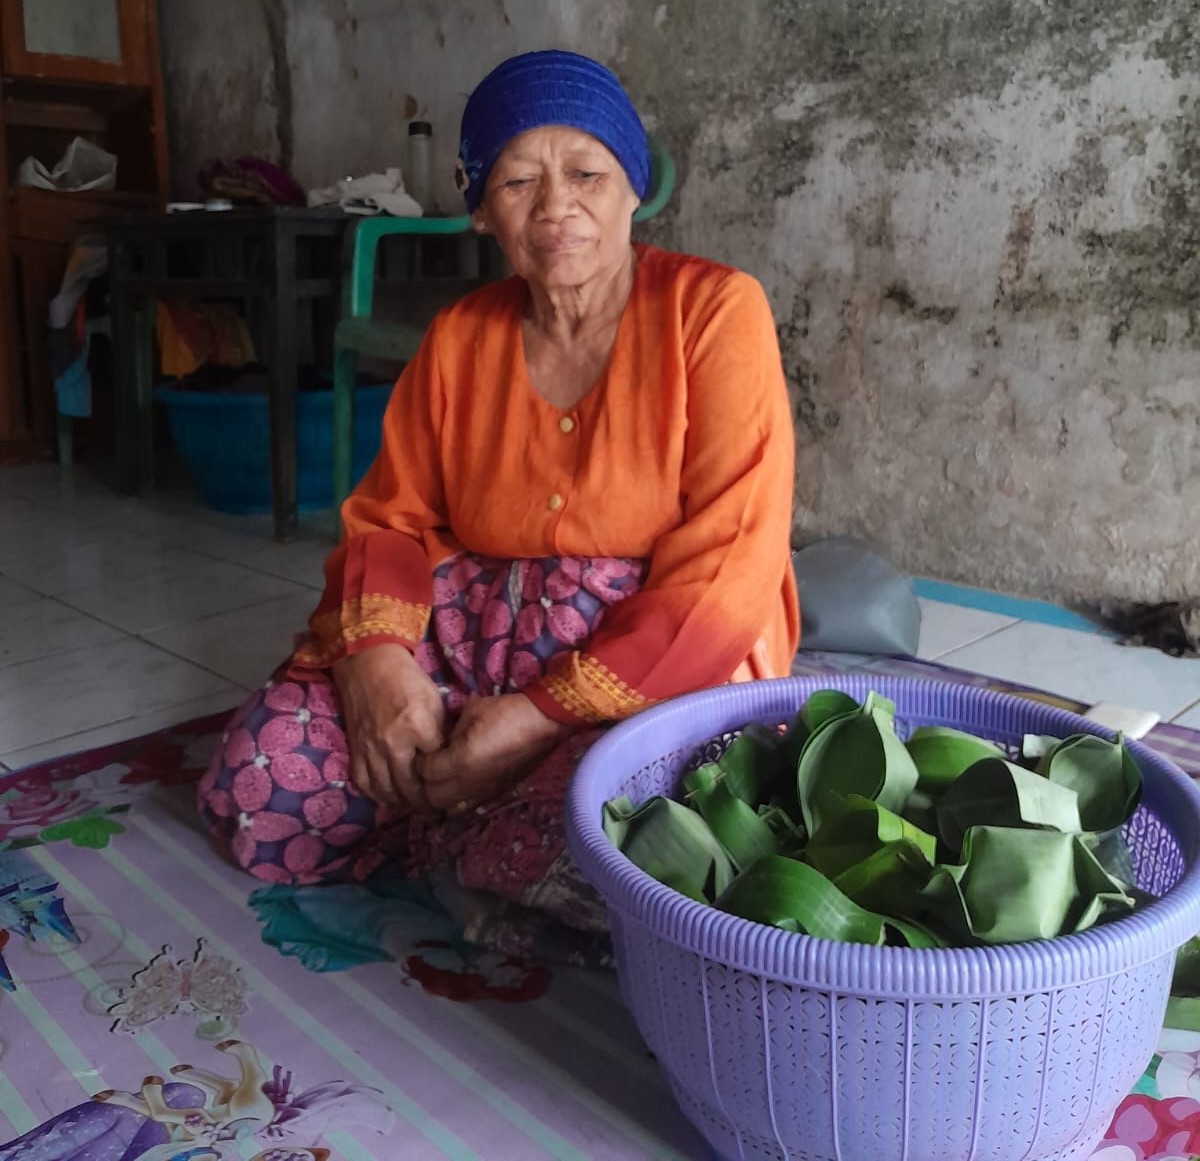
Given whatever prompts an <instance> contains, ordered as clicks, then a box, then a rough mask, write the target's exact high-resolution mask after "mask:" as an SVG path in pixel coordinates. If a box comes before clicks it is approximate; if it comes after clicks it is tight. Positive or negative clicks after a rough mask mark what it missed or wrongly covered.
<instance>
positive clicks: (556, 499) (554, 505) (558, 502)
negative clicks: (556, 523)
mask: <svg viewBox="0 0 1200 1161" xmlns="http://www.w3.org/2000/svg"><path fill="white" fill-rule="evenodd" d="M546 502H547V503H548V504H549V505H550V511H551V512H557V511H558V510H559V509H560V508H561V507H562V506H563V498H562V497H561V496H560V495H559V494H558V493H557V492H555V493H554V495H553V496H551V497H550V499H549V500H547V501H546Z"/></svg>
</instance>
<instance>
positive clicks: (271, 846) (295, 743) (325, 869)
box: [198, 682, 376, 883]
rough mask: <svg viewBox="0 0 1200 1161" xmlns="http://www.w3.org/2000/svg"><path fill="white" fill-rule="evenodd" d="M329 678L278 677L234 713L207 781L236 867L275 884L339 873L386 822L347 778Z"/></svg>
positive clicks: (203, 792) (217, 824) (204, 800)
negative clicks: (298, 679) (284, 679)
mask: <svg viewBox="0 0 1200 1161" xmlns="http://www.w3.org/2000/svg"><path fill="white" fill-rule="evenodd" d="M337 711H338V706H337V702H336V698H335V697H334V696H333V694H332V687H331V686H330V685H329V683H328V682H320V683H316V682H313V683H301V682H272V683H270V684H269V685H267V686H265V687H264V688H263V689H260V690H258V691H256V692H255V693H254V694H252V695H251V696H250V697H249V698H248V699H247V701H246V702H245V704H243V706H242V707H241V708H240V709H239V710H238V711H237V712H236V713H235V714H234V715H233V717H232V718H231V719H230V722H229V725H228V727H227V729H226V730H225V732H224V734H223V735H222V738H221V742H220V744H219V745H218V747H217V751H216V753H215V754H214V755H213V758H212V762H211V763H210V765H209V768H208V770H207V772H206V773H205V775H204V777H203V778H202V779H201V781H200V785H199V790H198V805H199V808H200V813H201V815H202V817H203V818H204V820H205V821H206V823H207V824H208V827H209V829H210V831H211V832H212V833H213V835H214V837H215V838H216V839H217V840H218V841H219V842H220V843H221V844H222V845H223V846H224V847H225V848H226V849H227V851H228V853H229V855H230V857H231V858H232V859H233V861H234V863H235V864H236V865H238V866H240V867H242V868H243V869H244V870H247V871H249V872H250V873H251V874H253V875H255V876H256V877H257V878H260V879H263V880H264V881H267V882H275V883H282V882H287V883H314V882H321V881H323V880H325V879H328V878H331V877H336V876H337V875H339V874H340V873H341V872H342V871H343V869H344V867H345V865H346V864H347V863H348V862H349V860H350V857H351V853H352V852H353V849H354V847H356V846H357V845H358V844H359V843H361V841H362V840H363V839H364V838H366V836H367V835H368V834H369V833H370V832H371V830H372V829H373V828H374V826H375V823H376V807H375V805H374V804H373V803H372V802H370V800H369V799H367V798H365V797H364V796H363V795H361V794H359V793H358V792H357V791H356V790H355V789H354V787H353V786H351V785H350V784H349V783H348V781H347V769H348V757H347V749H346V739H345V734H344V733H343V731H342V727H341V721H340V718H339V716H338V713H337Z"/></svg>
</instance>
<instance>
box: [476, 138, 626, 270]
mask: <svg viewBox="0 0 1200 1161" xmlns="http://www.w3.org/2000/svg"><path fill="white" fill-rule="evenodd" d="M637 205H638V199H637V195H636V194H635V193H634V192H633V187H632V186H631V185H630V184H629V178H628V177H626V176H625V171H624V169H622V168H621V163H620V162H619V161H618V160H617V159H616V157H614V156H613V154H612V153H611V152H609V150H608V148H607V147H606V146H604V145H602V144H601V143H600V142H599V141H597V140H596V138H595V137H593V136H591V134H589V133H584V132H582V131H581V130H579V129H571V128H568V127H567V126H564V125H546V126H543V127H542V128H540V129H530V130H529V131H528V132H526V133H521V134H520V135H518V136H517V137H514V138H513V139H512V140H511V141H510V142H509V143H508V144H507V145H506V146H505V147H504V149H503V151H502V152H501V154H500V156H499V157H498V158H497V159H496V163H495V165H493V166H492V172H491V173H490V174H489V175H488V180H487V188H486V189H485V191H484V196H483V201H482V202H481V203H480V206H479V208H478V209H477V210H476V211H475V213H474V214H473V215H472V217H473V219H474V221H475V224H476V226H477V227H479V228H481V229H483V230H484V231H486V232H487V233H490V234H494V235H495V236H496V241H497V242H498V243H499V244H500V249H501V250H503V251H504V256H505V257H506V258H507V259H508V261H509V264H510V265H511V266H512V268H513V271H514V272H515V273H516V274H519V275H520V276H521V277H522V278H524V279H525V280H526V281H528V282H531V283H534V284H536V285H538V286H540V287H542V288H544V289H546V290H560V289H567V288H569V287H574V286H580V285H582V284H583V283H585V282H587V281H589V279H591V278H592V277H594V276H595V275H597V274H603V273H604V272H605V271H607V270H611V269H615V268H616V267H617V266H618V265H619V264H620V263H622V262H624V261H626V260H627V258H628V250H629V235H630V227H631V225H632V218H633V211H634V210H635V209H637Z"/></svg>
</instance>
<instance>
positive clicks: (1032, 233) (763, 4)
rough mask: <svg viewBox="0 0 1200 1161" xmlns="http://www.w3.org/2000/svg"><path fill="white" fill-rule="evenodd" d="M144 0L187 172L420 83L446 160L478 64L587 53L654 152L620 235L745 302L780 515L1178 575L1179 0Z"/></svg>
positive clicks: (382, 126) (1078, 581)
mask: <svg viewBox="0 0 1200 1161" xmlns="http://www.w3.org/2000/svg"><path fill="white" fill-rule="evenodd" d="M162 7H163V26H164V37H165V40H166V45H165V61H166V69H167V85H168V94H169V100H170V103H171V108H172V128H173V132H174V137H175V149H176V154H175V156H176V158H177V160H178V161H179V166H178V176H179V178H180V180H181V181H184V182H186V181H187V180H188V178H189V175H190V173H191V172H192V170H194V168H195V166H194V164H193V163H194V162H195V160H196V159H197V158H198V157H199V156H200V155H201V154H203V153H205V152H217V151H220V152H225V153H232V152H235V151H240V150H244V149H257V150H260V151H265V152H267V153H271V154H274V155H276V156H280V157H283V158H284V159H285V160H287V161H288V162H289V163H290V164H291V165H292V166H293V167H294V170H295V172H296V174H297V176H298V177H299V178H300V180H301V181H302V182H305V183H307V184H324V183H326V182H328V181H331V180H333V179H334V178H336V177H337V176H339V175H342V174H344V173H357V172H364V171H366V170H370V169H378V168H382V167H384V166H386V165H388V164H398V163H401V164H402V161H403V135H404V129H405V124H406V118H407V117H408V116H411V115H412V113H413V112H414V111H417V110H419V111H420V113H421V114H422V115H424V116H428V117H429V119H431V120H432V121H433V122H434V126H435V137H436V140H437V146H438V154H439V156H440V158H441V161H442V163H443V165H444V166H445V172H446V173H447V174H449V172H450V165H451V162H452V157H453V153H454V147H455V141H454V135H455V130H456V127H457V119H458V116H459V114H460V112H461V109H462V104H463V102H464V100H465V97H466V94H467V92H468V91H469V90H470V88H471V86H472V85H473V83H474V82H475V81H476V80H478V78H479V77H480V76H482V74H483V73H484V72H485V71H486V70H487V68H489V67H490V66H491V65H493V64H494V63H496V62H497V61H499V60H500V59H502V58H503V57H505V56H507V55H509V54H510V53H513V52H516V51H520V50H522V49H526V48H532V47H546V46H555V47H569V48H576V49H579V50H580V51H585V52H588V53H590V54H591V55H594V56H597V57H599V58H601V59H603V60H605V61H607V62H608V63H610V64H612V65H613V66H614V67H615V68H616V69H617V70H618V72H619V73H620V74H621V76H622V77H623V79H624V80H625V81H626V83H627V85H628V87H629V89H630V91H631V93H632V94H633V95H634V98H635V100H636V101H637V103H638V105H639V107H640V108H641V109H642V110H643V112H644V114H645V116H646V119H647V121H648V123H649V124H650V125H651V126H652V128H653V129H654V131H655V132H657V133H658V134H659V135H661V136H662V137H663V138H664V139H665V140H666V141H667V142H668V144H669V145H670V147H671V149H672V152H673V154H674V156H675V158H676V159H677V161H678V163H679V169H680V186H679V188H678V191H677V193H676V196H675V198H674V200H673V203H672V206H671V208H670V209H669V211H668V212H666V213H665V214H664V215H663V216H662V217H660V218H659V219H658V220H656V222H654V223H652V224H651V225H650V227H649V229H648V233H647V236H648V237H649V238H650V239H651V240H653V241H655V242H657V243H659V244H662V245H666V246H670V247H675V248H679V249H684V250H690V251H693V252H696V253H701V254H705V255H709V256H711V257H714V258H718V259H722V260H725V261H728V262H731V263H734V264H736V265H739V266H741V267H743V268H745V269H747V270H749V271H751V272H752V273H754V274H755V275H757V276H758V277H759V278H761V279H762V281H763V282H764V284H765V285H766V287H767V290H768V293H769V295H770V297H771V300H772V303H773V304H774V307H775V312H776V317H777V320H778V323H779V334H780V341H781V348H782V352H783V358H784V365H785V368H786V370H787V373H788V378H789V382H790V385H791V389H792V393H793V403H794V410H795V416H796V433H797V439H798V477H797V485H798V487H797V507H796V532H797V539H798V540H803V539H807V538H810V537H812V536H815V535H818V534H822V533H827V532H855V533H859V534H863V535H867V536H869V537H872V538H874V539H876V540H877V541H880V542H882V543H883V544H884V545H885V546H886V547H887V548H888V549H889V550H890V551H891V552H892V553H893V554H894V556H895V557H896V558H897V559H898V560H899V561H900V562H901V563H902V564H903V565H904V566H905V567H906V568H908V569H909V570H911V571H913V572H915V573H921V574H926V575H931V576H936V577H941V578H944V579H951V580H959V581H965V582H969V583H976V584H982V585H987V586H992V587H997V588H1000V589H1004V590H1007V591H1010V592H1015V593H1021V594H1027V595H1035V596H1043V597H1051V598H1059V599H1064V598H1065V599H1071V598H1084V599H1094V598H1097V597H1100V596H1138V597H1142V598H1167V597H1179V596H1182V595H1184V594H1185V593H1190V594H1193V595H1195V594H1197V593H1200V318H1198V315H1197V310H1198V304H1200V294H1198V292H1200V120H1198V115H1197V102H1198V101H1200V12H1198V9H1197V4H1196V0H1089V3H1086V4H1084V3H1082V2H1078V3H1077V2H1067V0H1040V2H1039V0H865V2H864V0H742V2H740V3H729V2H728V0H662V2H657V3H655V2H648V0H647V2H643V0H407V2H406V3H403V4H399V3H396V2H395V0H254V2H250V0H170V2H169V3H167V4H164V5H163V6H162ZM235 14H236V17H237V20H236V24H235V23H234V19H235ZM236 26H240V31H239V32H238V34H237V35H236V36H233V35H231V34H230V32H229V31H228V30H229V29H231V28H232V27H236ZM277 75H278V76H279V77H280V78H281V80H282V83H280V82H278V81H277V80H276V76H277ZM443 193H444V205H445V206H446V207H449V206H450V205H451V204H452V200H453V192H452V188H451V186H450V183H449V181H448V180H447V182H446V185H445V186H444V187H443Z"/></svg>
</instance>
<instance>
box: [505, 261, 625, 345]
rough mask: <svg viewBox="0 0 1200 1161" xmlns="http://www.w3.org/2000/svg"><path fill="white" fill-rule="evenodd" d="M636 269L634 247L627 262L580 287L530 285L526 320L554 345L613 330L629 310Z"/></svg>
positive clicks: (602, 272)
mask: <svg viewBox="0 0 1200 1161" xmlns="http://www.w3.org/2000/svg"><path fill="white" fill-rule="evenodd" d="M636 269H637V254H636V253H635V251H634V249H633V247H632V246H630V247H629V248H628V249H627V250H626V252H625V255H624V258H623V261H621V262H619V263H617V264H616V265H614V266H613V267H612V268H611V269H608V270H605V271H601V272H600V273H598V274H597V275H596V277H594V278H591V279H589V280H588V281H587V282H585V283H583V284H581V285H579V286H564V287H553V288H547V287H544V286H538V285H536V284H535V283H533V282H530V283H529V305H528V308H527V311H526V318H527V320H528V321H529V323H530V324H531V325H532V326H533V328H534V329H535V330H536V331H537V332H538V333H539V334H540V335H541V336H542V337H543V338H545V339H547V340H549V341H550V342H553V343H560V342H578V341H579V340H580V339H585V338H587V337H588V336H589V335H591V334H593V333H595V332H596V331H603V330H605V329H606V328H611V327H612V326H613V325H614V324H615V323H616V322H617V321H618V320H619V319H620V317H621V314H622V312H623V311H624V310H625V303H626V302H627V301H628V300H629V293H630V291H631V290H632V289H633V275H634V271H635V270H636Z"/></svg>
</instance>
